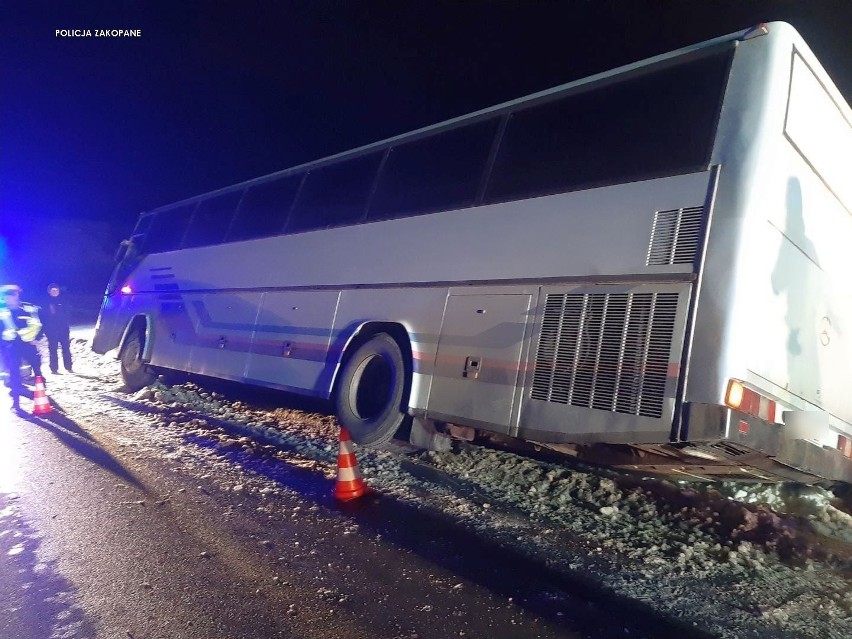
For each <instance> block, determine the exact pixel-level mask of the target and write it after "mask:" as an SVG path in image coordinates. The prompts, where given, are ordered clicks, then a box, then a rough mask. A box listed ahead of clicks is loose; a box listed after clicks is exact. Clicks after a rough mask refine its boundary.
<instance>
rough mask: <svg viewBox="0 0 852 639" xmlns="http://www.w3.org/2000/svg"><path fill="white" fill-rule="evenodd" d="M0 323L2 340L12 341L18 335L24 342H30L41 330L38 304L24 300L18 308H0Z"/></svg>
mask: <svg viewBox="0 0 852 639" xmlns="http://www.w3.org/2000/svg"><path fill="white" fill-rule="evenodd" d="M0 324H2V326H3V341H4V342H14V341H15V339H16V338H18V337H20V338H21V340H23V341H24V342H32V341H34V340H35V338H36V337H38V334H39V333H40V332H41V320H40V319H39V318H38V306H35V305H33V304H27V303H25V302H24V303H22V304H21V305H20V306H19V308H7V307H3V308H0Z"/></svg>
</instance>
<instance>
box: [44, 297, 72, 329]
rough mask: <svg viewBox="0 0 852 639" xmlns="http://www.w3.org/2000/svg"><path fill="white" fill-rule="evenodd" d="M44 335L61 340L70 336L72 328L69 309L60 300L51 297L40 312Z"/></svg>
mask: <svg viewBox="0 0 852 639" xmlns="http://www.w3.org/2000/svg"><path fill="white" fill-rule="evenodd" d="M39 317H41V325H42V330H43V331H44V334H45V335H46V336H47V337H48V338H49V339H60V338H62V337H65V336H67V335H68V331H69V330H70V328H71V325H70V318H69V316H68V308H67V307H66V306H65V304H63V303H62V302H61V301H60V300H59V298H56V297H51V298H50V299H49V300H47V301H46V302H45V304H44V306H42V307H41V311H40V312H39Z"/></svg>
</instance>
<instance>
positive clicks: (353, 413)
mask: <svg viewBox="0 0 852 639" xmlns="http://www.w3.org/2000/svg"><path fill="white" fill-rule="evenodd" d="M406 376H407V373H406V366H405V359H404V357H403V354H402V350H401V349H400V347H399V344H397V342H396V340H395V339H394V338H393V337H391V336H390V335H388V334H387V333H378V334H376V335H374V336H373V337H371V338H370V339H369V340H368V341H367V342H365V343H363V344H362V345H361V346H359V347H358V348H357V350H356V351H355V352H354V353H353V354H352V356H351V357H350V358H349V359H348V360H347V361H346V363H345V364H344V366H343V371H342V373H341V377H340V383H339V385H338V388H337V392H336V393H335V409H336V413H337V419H338V421H339V422H340V425H341V426H343V427H345V428H346V429H347V430H348V431H349V433H350V435H351V436H352V439H353V441H355V442H357V443H359V444H363V445H365V446H372V447H374V448H378V447H381V446H382V445H384V444H387V443H388V442H389V441H390V440H391V439H393V436H394V435H395V434H396V432H397V431H398V430H399V428H400V426H401V425H402V423H403V421H404V420H405V418H406V413H405V410H404V405H405V402H406V401H407V399H408V398H407V397H405V393H406V386H407V384H406V381H407V379H406Z"/></svg>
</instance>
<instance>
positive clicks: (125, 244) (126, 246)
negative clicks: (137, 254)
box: [115, 240, 130, 262]
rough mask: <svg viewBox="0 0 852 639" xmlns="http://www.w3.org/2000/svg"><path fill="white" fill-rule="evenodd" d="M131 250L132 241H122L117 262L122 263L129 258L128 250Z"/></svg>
mask: <svg viewBox="0 0 852 639" xmlns="http://www.w3.org/2000/svg"><path fill="white" fill-rule="evenodd" d="M129 248H130V240H122V241H121V244H119V245H118V250H117V251H116V252H115V261H116V262H121V261H122V260H123V259H124V258H125V257H126V256H127V250H128V249H129Z"/></svg>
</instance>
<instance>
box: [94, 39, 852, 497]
mask: <svg viewBox="0 0 852 639" xmlns="http://www.w3.org/2000/svg"><path fill="white" fill-rule="evenodd" d="M850 123H852V113H850V108H849V105H848V104H847V103H846V102H845V100H844V99H843V98H842V96H841V95H840V93H839V92H838V90H837V89H836V88H835V86H834V85H833V84H832V82H831V80H830V79H829V78H828V76H827V75H826V73H825V71H824V69H823V68H822V66H821V65H820V63H819V62H818V61H817V60H816V59H815V57H814V56H813V54H812V52H811V50H810V49H809V48H808V46H807V45H806V44H805V43H804V42H803V41H802V39H801V38H800V36H799V35H798V34H797V33H796V32H795V30H794V29H793V28H792V27H790V26H789V25H787V24H784V23H770V24H767V25H759V26H757V27H755V28H752V29H749V30H747V31H743V32H740V33H735V34H732V35H729V36H725V37H720V38H717V39H714V40H711V41H708V42H705V43H702V44H699V45H696V46H691V47H687V48H685V49H680V50H678V51H675V52H673V53H670V54H666V55H660V56H657V57H654V58H651V59H649V60H645V61H642V62H637V63H635V64H630V65H627V66H624V67H621V68H618V69H615V70H612V71H609V72H606V73H601V74H598V75H595V76H592V77H589V78H586V79H583V80H579V81H576V82H571V83H569V84H565V85H563V86H559V87H556V88H553V89H550V90H547V91H541V92H539V93H535V94H533V95H530V96H527V97H523V98H520V99H517V100H514V101H511V102H507V103H505V104H500V105H497V106H495V107H492V108H488V109H483V110H481V111H477V112H475V113H471V114H470V115H466V116H464V117H459V118H455V119H452V120H449V121H446V122H442V123H440V124H437V125H434V126H431V127H427V128H423V129H420V130H417V131H414V132H412V133H409V134H405V135H400V136H397V137H394V138H391V139H388V140H384V141H382V142H377V143H375V144H370V145H367V146H364V147H361V148H358V149H355V150H352V151H349V152H346V153H341V154H338V155H335V156H332V157H328V158H324V159H322V160H318V161H316V162H310V163H308V164H303V165H300V166H296V167H293V168H290V169H287V170H284V171H280V172H278V173H275V174H273V175H268V176H265V177H261V178H258V179H256V180H251V181H249V182H244V183H241V184H237V185H235V186H232V187H228V188H224V189H221V190H218V191H215V192H213V193H208V194H205V195H201V196H199V197H195V198H191V199H188V200H184V201H181V202H178V203H176V204H174V205H170V206H165V207H162V208H158V209H155V210H152V211H148V212H144V213H142V215H141V216H140V218H139V221H138V224H137V226H136V228H135V231H134V234H133V236H132V238H131V239H130V240H127V241H125V242H124V243H123V247H122V249H121V250H120V252H119V255H118V258H119V262H118V265H117V267H116V270H115V273H114V275H113V276H112V279H111V281H110V282H109V285H108V288H107V291H106V296H105V298H104V302H103V308H102V310H101V313H100V317H99V320H98V325H97V331H96V334H95V338H94V343H93V348H94V350H95V351H96V352H98V353H106V352H108V351H111V350H113V349H116V352H117V353H118V357H119V359H120V361H121V368H122V373H123V375H124V379H125V381H126V383H127V386H128V387H129V388H138V387H141V386H142V385H144V384H147V383H149V382H150V381H151V380H152V379H153V377H152V376H153V374H154V373H155V372H156V371H157V370H158V369H176V370H180V371H187V372H190V373H195V374H200V375H206V376H213V377H217V378H224V379H229V380H236V381H239V382H244V383H247V384H256V385H261V386H266V387H272V388H277V389H283V390H286V391H292V392H295V393H302V394H307V395H313V396H319V397H323V398H331V399H332V400H333V401H334V405H335V407H336V412H337V415H338V418H339V421H340V423H341V424H342V425H344V426H346V427H347V428H348V429H349V430H350V432H351V434H352V437H353V439H354V440H355V441H356V442H359V443H362V444H365V445H372V446H382V445H384V444H386V443H388V442H389V441H390V440H391V438H393V437H394V436H395V435H396V436H398V433H399V432H405V433H408V432H409V431H408V430H405V429H407V428H408V426H409V425H410V435H408V436H409V437H410V439H411V441H412V442H414V443H417V444H427V445H431V446H438V447H440V446H442V445H444V444H445V443H446V441H447V439H448V436H455V437H461V438H468V439H469V438H471V437H472V436H473V435H474V434H480V435H486V436H492V437H498V438H504V439H505V440H507V441H515V442H520V441H522V442H534V443H535V444H536V445H537V446H544V447H547V448H552V449H555V450H558V451H563V452H567V453H569V454H573V455H577V456H579V457H582V458H587V459H591V460H595V461H604V462H606V463H609V464H612V465H615V466H618V467H621V468H629V469H637V470H642V471H649V472H654V473H666V474H673V475H681V476H684V477H692V478H702V479H709V478H714V477H737V478H754V479H767V480H790V481H803V482H833V481H843V482H849V481H852V459H850V455H852V388H850V375H849V373H850V362H852V283H850V274H852V250H850V247H852V217H850V215H852V179H850V176H852V128H850Z"/></svg>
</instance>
